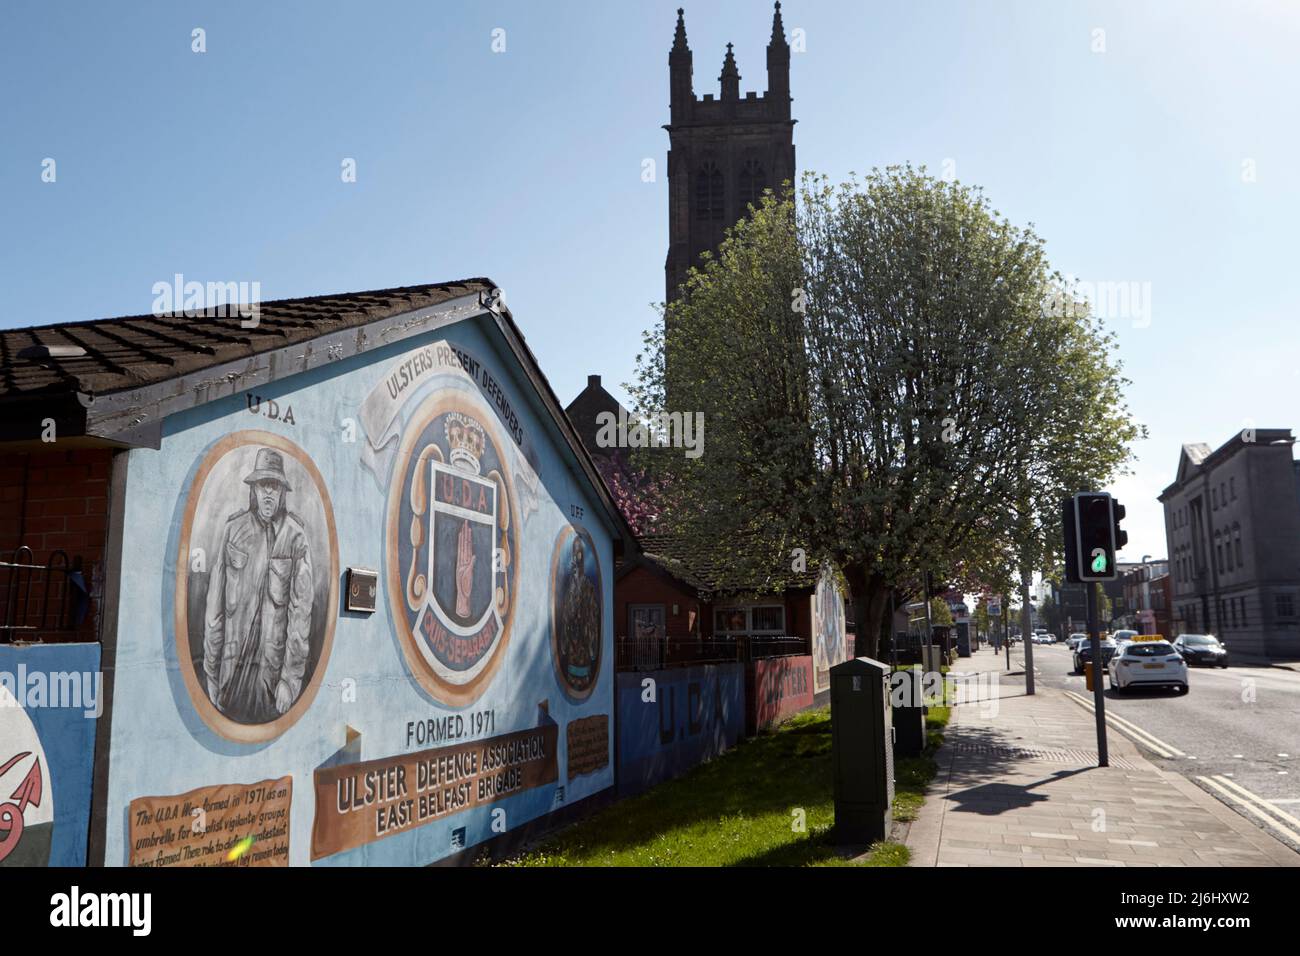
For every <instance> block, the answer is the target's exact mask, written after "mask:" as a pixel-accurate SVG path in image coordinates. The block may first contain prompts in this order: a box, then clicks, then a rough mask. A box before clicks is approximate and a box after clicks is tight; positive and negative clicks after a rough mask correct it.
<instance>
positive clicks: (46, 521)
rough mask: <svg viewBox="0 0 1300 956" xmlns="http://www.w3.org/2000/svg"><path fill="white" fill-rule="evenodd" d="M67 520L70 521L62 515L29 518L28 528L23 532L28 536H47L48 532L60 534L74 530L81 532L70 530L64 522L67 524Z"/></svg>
mask: <svg viewBox="0 0 1300 956" xmlns="http://www.w3.org/2000/svg"><path fill="white" fill-rule="evenodd" d="M67 520H68V519H67V518H65V517H63V516H62V515H43V516H41V517H36V518H28V519H27V527H26V528H25V529H23V530H24V531H25V532H26V534H27V535H28V536H31V535H38V534H46V533H47V532H51V531H55V532H58V531H67V530H74V531H75V530H79V529H75V528H74V529H69V528H68V527H67V526H66V525H65V524H64V522H66V521H67Z"/></svg>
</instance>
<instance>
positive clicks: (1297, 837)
mask: <svg viewBox="0 0 1300 956" xmlns="http://www.w3.org/2000/svg"><path fill="white" fill-rule="evenodd" d="M1196 779H1197V780H1200V781H1201V782H1202V783H1204V784H1205V785H1206V786H1208V787H1212V788H1214V789H1215V790H1217V791H1219V793H1221V794H1223V795H1224V796H1226V797H1227V798H1228V799H1230V800H1232V801H1233V802H1234V803H1239V804H1241V806H1243V807H1245V808H1246V809H1247V810H1249V811H1250V812H1251V813H1253V814H1254V815H1255V816H1257V817H1259V818H1260V819H1261V820H1263V821H1264V822H1265V823H1267V824H1268V825H1269V826H1270V827H1272V828H1273V829H1274V830H1276V831H1277V832H1278V833H1282V834H1285V835H1286V836H1287V838H1288V839H1290V840H1292V841H1294V842H1296V843H1300V833H1296V832H1295V831H1293V830H1290V829H1288V828H1286V827H1284V826H1282V824H1280V823H1278V822H1277V821H1276V820H1274V819H1273V818H1272V817H1270V816H1269V815H1268V814H1266V813H1265V812H1264V811H1262V810H1260V809H1259V808H1258V807H1256V806H1255V805H1254V804H1253V803H1250V802H1248V801H1246V800H1243V799H1242V798H1241V797H1239V796H1237V795H1236V794H1235V793H1233V792H1232V791H1231V790H1229V789H1227V787H1225V786H1223V784H1228V785H1229V786H1233V787H1236V786H1237V785H1236V784H1235V783H1233V782H1232V781H1231V780H1223V781H1222V783H1220V782H1217V781H1215V780H1211V779H1210V778H1209V777H1197V778H1196ZM1238 789H1241V788H1240V787H1238ZM1246 792H1247V793H1250V791H1246ZM1251 796H1252V797H1253V796H1254V794H1251ZM1278 812H1280V811H1278ZM1288 819H1294V817H1289V818H1288Z"/></svg>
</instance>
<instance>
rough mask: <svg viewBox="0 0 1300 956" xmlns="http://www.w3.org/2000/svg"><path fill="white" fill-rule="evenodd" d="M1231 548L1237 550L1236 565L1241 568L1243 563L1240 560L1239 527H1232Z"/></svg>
mask: <svg viewBox="0 0 1300 956" xmlns="http://www.w3.org/2000/svg"><path fill="white" fill-rule="evenodd" d="M1232 546H1233V547H1234V548H1236V550H1237V565H1238V567H1241V566H1242V565H1243V564H1244V562H1243V561H1242V560H1241V525H1239V524H1234V525H1233V526H1232Z"/></svg>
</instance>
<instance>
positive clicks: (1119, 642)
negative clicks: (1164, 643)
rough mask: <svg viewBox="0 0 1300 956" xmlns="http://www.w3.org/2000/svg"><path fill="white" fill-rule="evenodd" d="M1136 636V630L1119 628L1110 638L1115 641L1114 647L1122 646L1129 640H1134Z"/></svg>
mask: <svg viewBox="0 0 1300 956" xmlns="http://www.w3.org/2000/svg"><path fill="white" fill-rule="evenodd" d="M1138 636H1139V635H1138V632H1137V631H1130V630H1121V631H1116V632H1115V633H1113V634H1112V635H1111V636H1110V639H1111V640H1112V641H1114V642H1115V646H1116V647H1123V646H1124V645H1125V644H1127V643H1128V642H1129V641H1132V640H1136V639H1137V637H1138Z"/></svg>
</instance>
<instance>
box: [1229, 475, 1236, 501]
mask: <svg viewBox="0 0 1300 956" xmlns="http://www.w3.org/2000/svg"><path fill="white" fill-rule="evenodd" d="M1228 492H1229V494H1231V495H1232V500H1233V501H1236V500H1237V479H1236V478H1229V479H1228Z"/></svg>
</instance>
